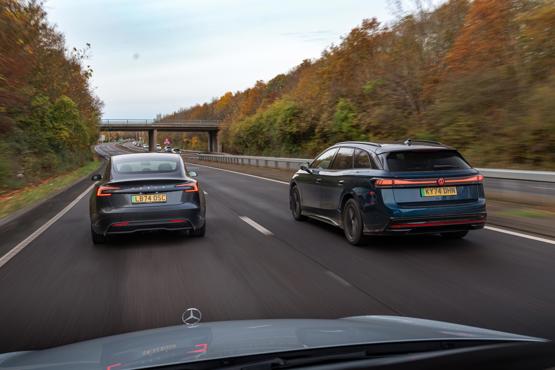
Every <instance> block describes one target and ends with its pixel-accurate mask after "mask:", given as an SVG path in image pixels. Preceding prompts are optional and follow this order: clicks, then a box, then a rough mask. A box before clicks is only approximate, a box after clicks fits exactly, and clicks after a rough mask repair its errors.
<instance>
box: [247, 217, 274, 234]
mask: <svg viewBox="0 0 555 370" xmlns="http://www.w3.org/2000/svg"><path fill="white" fill-rule="evenodd" d="M239 218H240V219H241V220H243V221H245V222H246V223H247V224H249V225H251V226H252V227H253V228H255V229H256V230H258V231H260V232H261V233H262V234H264V235H267V236H270V235H274V234H273V233H272V232H271V231H270V230H268V229H266V228H265V227H264V226H262V225H260V224H259V223H257V222H256V221H253V220H251V219H250V218H248V217H247V216H239Z"/></svg>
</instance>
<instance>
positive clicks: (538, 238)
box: [193, 163, 555, 245]
mask: <svg viewBox="0 0 555 370" xmlns="http://www.w3.org/2000/svg"><path fill="white" fill-rule="evenodd" d="M193 164H194V165H195V166H201V167H206V168H211V169H214V170H220V171H225V172H231V173H236V174H238V175H243V176H249V177H254V178H257V179H261V180H267V181H273V182H277V183H279V184H285V185H289V183H288V182H285V181H279V180H274V179H269V178H267V177H262V176H256V175H251V174H248V173H242V172H237V171H231V170H225V169H223V168H218V167H212V166H205V165H203V164H197V163H193ZM485 229H487V230H490V231H495V232H498V233H503V234H508V235H513V236H518V237H521V238H525V239H530V240H535V241H538V242H543V243H547V244H554V245H555V240H553V239H547V238H541V237H538V236H534V235H529V234H523V233H519V232H517V231H512V230H507V229H500V228H498V227H492V226H486V227H485Z"/></svg>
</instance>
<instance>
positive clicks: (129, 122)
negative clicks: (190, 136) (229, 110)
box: [99, 119, 220, 127]
mask: <svg viewBox="0 0 555 370" xmlns="http://www.w3.org/2000/svg"><path fill="white" fill-rule="evenodd" d="M219 124H220V121H216V120H171V121H166V120H162V121H157V120H153V119H103V120H101V121H100V122H99V125H100V126H109V125H114V126H144V125H155V126H176V127H177V126H183V125H187V126H203V127H205V126H219Z"/></svg>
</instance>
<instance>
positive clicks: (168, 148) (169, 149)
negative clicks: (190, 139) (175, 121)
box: [164, 145, 172, 153]
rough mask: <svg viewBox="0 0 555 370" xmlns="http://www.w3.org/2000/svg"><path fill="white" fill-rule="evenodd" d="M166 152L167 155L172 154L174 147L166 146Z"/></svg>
mask: <svg viewBox="0 0 555 370" xmlns="http://www.w3.org/2000/svg"><path fill="white" fill-rule="evenodd" d="M164 152H165V153H171V152H172V147H171V146H167V145H166V146H165V147H164Z"/></svg>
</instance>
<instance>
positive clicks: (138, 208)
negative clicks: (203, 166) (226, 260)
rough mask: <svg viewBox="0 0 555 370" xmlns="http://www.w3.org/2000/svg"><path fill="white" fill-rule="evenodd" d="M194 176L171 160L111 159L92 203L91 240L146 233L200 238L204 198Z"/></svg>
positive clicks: (161, 156) (155, 156)
mask: <svg viewBox="0 0 555 370" xmlns="http://www.w3.org/2000/svg"><path fill="white" fill-rule="evenodd" d="M195 176H196V173H195V172H192V171H187V170H186V168H185V165H184V164H183V160H182V159H181V157H180V156H178V155H175V154H165V153H135V154H124V155H117V156H113V157H111V158H110V160H109V161H108V165H107V167H106V171H105V172H104V174H103V175H102V176H101V175H100V174H97V175H94V176H92V180H93V181H99V183H98V184H97V185H96V186H95V187H94V190H93V191H92V193H91V197H90V219H91V235H92V240H93V242H94V243H103V242H105V241H106V238H107V237H108V236H109V235H114V234H126V233H134V232H139V231H147V230H170V231H176V230H178V231H182V232H186V233H187V234H191V235H194V236H204V234H205V230H206V221H205V212H206V210H205V198H204V193H203V191H202V190H200V185H199V183H198V182H197V181H196V180H194V179H193V177H195Z"/></svg>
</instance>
